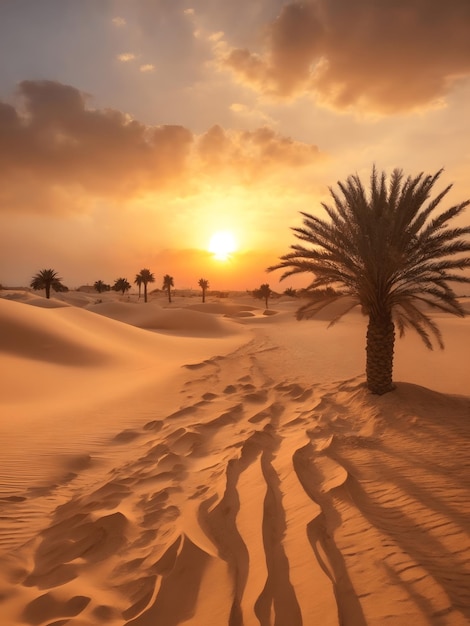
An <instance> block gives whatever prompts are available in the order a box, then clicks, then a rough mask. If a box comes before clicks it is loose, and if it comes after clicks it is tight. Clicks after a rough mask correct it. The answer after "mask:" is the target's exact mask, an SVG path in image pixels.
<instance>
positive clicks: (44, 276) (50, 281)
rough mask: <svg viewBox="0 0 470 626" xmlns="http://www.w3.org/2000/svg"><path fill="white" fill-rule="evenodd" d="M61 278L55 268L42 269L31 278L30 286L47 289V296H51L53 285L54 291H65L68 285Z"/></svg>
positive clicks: (36, 288)
mask: <svg viewBox="0 0 470 626" xmlns="http://www.w3.org/2000/svg"><path fill="white" fill-rule="evenodd" d="M61 280H62V278H60V277H59V276H58V274H57V272H56V271H55V270H52V269H48V270H41V271H40V272H38V273H37V274H35V275H34V276H33V278H32V280H31V283H30V287H31V288H32V289H35V290H39V289H45V290H46V298H48V299H49V298H50V297H51V287H52V288H53V289H54V291H65V290H66V287H65V285H63V284H62V283H61Z"/></svg>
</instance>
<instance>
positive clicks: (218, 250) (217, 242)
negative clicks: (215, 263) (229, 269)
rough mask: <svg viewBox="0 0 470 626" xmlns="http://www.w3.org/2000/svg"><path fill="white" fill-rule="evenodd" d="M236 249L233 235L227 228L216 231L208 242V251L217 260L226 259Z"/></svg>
mask: <svg viewBox="0 0 470 626" xmlns="http://www.w3.org/2000/svg"><path fill="white" fill-rule="evenodd" d="M236 249H237V244H236V241H235V237H234V236H233V235H232V233H231V232H229V231H227V230H219V231H217V232H216V233H214V234H213V235H212V237H211V240H210V242H209V252H212V253H213V255H214V257H215V258H216V259H217V260H219V261H226V260H227V259H228V258H229V257H230V255H231V254H232V252H235V250H236Z"/></svg>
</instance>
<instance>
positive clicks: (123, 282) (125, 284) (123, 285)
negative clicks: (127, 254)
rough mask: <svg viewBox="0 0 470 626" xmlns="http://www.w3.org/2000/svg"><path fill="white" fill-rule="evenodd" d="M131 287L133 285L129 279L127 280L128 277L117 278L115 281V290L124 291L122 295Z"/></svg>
mask: <svg viewBox="0 0 470 626" xmlns="http://www.w3.org/2000/svg"><path fill="white" fill-rule="evenodd" d="M130 288H131V285H130V283H129V281H128V280H127V278H117V279H116V280H115V281H114V285H113V290H114V291H122V295H124V294H125V293H126V291H129V289H130Z"/></svg>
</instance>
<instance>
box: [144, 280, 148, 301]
mask: <svg viewBox="0 0 470 626" xmlns="http://www.w3.org/2000/svg"><path fill="white" fill-rule="evenodd" d="M144 302H147V283H144Z"/></svg>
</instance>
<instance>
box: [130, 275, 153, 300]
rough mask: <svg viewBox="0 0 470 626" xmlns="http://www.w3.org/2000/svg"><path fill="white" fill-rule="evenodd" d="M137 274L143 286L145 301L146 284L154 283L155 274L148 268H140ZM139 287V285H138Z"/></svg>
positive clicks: (145, 298)
mask: <svg viewBox="0 0 470 626" xmlns="http://www.w3.org/2000/svg"><path fill="white" fill-rule="evenodd" d="M137 276H140V282H141V284H142V285H143V286H144V302H147V284H148V283H154V282H155V276H154V275H153V274H152V272H151V271H150V270H148V269H143V270H140V274H137ZM137 276H136V277H135V282H136V283H137V284H138V282H137ZM139 288H140V285H139ZM139 295H140V291H139Z"/></svg>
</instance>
